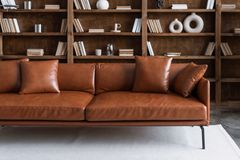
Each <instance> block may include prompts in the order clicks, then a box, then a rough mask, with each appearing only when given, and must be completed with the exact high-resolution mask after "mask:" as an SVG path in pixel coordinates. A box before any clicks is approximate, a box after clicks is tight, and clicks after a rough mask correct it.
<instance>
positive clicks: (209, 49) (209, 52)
mask: <svg viewBox="0 0 240 160" xmlns="http://www.w3.org/2000/svg"><path fill="white" fill-rule="evenodd" d="M215 46H216V44H215V43H214V42H209V43H208V46H207V49H206V51H205V54H204V55H205V56H211V55H212V54H213V51H214V49H215Z"/></svg>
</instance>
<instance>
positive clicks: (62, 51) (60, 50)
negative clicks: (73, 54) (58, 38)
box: [55, 42, 67, 56]
mask: <svg viewBox="0 0 240 160" xmlns="http://www.w3.org/2000/svg"><path fill="white" fill-rule="evenodd" d="M66 54H67V43H66V42H58V46H57V50H56V54H55V55H56V56H64V55H66Z"/></svg>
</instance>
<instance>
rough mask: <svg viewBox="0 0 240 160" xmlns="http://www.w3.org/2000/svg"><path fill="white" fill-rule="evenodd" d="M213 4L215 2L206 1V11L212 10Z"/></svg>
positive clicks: (213, 0)
mask: <svg viewBox="0 0 240 160" xmlns="http://www.w3.org/2000/svg"><path fill="white" fill-rule="evenodd" d="M214 4H215V0H208V1H207V7H206V9H213V8H214Z"/></svg>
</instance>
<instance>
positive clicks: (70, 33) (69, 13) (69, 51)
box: [66, 0, 74, 63]
mask: <svg viewBox="0 0 240 160" xmlns="http://www.w3.org/2000/svg"><path fill="white" fill-rule="evenodd" d="M66 1H67V2H68V3H67V24H68V30H67V62H68V63H74V56H73V42H74V35H73V19H74V13H73V0H66Z"/></svg>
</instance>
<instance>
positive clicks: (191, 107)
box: [86, 92, 207, 121]
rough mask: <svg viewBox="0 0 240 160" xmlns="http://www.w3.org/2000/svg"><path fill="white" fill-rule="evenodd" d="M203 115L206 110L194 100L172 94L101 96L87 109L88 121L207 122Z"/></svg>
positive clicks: (119, 93) (123, 93)
mask: <svg viewBox="0 0 240 160" xmlns="http://www.w3.org/2000/svg"><path fill="white" fill-rule="evenodd" d="M206 115H207V108H206V106H205V105H204V104H202V103H201V102H199V101H198V100H197V99H196V98H184V97H181V96H180V95H177V94H174V93H169V94H159V93H158V94H153V93H152V94H151V93H134V92H108V93H102V94H99V95H97V96H95V97H94V98H93V100H92V101H91V103H90V104H89V105H88V106H87V108H86V119H87V120H88V121H137V120H139V121H140V120H142V121H149V120H172V121H174V120H176V121H177V120H206V119H207V116H206Z"/></svg>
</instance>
